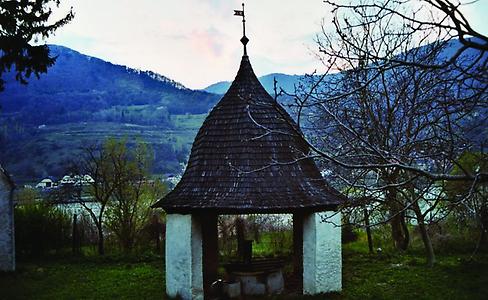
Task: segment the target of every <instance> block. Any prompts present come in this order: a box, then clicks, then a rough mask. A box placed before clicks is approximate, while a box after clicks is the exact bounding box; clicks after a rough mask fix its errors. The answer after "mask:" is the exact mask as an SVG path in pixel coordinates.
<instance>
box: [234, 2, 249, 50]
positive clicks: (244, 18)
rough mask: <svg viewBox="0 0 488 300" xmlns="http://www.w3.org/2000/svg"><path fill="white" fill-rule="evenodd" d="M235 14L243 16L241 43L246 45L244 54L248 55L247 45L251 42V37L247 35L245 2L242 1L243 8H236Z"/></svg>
mask: <svg viewBox="0 0 488 300" xmlns="http://www.w3.org/2000/svg"><path fill="white" fill-rule="evenodd" d="M234 16H241V17H242V38H241V43H242V44H243V45H244V55H245V56H247V48H246V45H247V43H248V42H249V39H248V38H247V36H246V16H245V15H244V3H242V10H234Z"/></svg>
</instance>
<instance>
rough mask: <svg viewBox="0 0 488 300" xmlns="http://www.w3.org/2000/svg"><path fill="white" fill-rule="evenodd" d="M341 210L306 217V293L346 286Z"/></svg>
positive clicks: (304, 272) (336, 289)
mask: <svg viewBox="0 0 488 300" xmlns="http://www.w3.org/2000/svg"><path fill="white" fill-rule="evenodd" d="M340 225H341V214H340V213H339V212H320V213H313V214H308V215H305V216H304V219H303V293H304V294H308V295H315V294H320V293H327V292H338V291H341V290H342V247H341V227H340Z"/></svg>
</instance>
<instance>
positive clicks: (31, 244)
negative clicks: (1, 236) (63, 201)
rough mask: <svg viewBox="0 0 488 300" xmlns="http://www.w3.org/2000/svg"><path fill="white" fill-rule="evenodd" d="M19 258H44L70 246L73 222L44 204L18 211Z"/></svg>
mask: <svg viewBox="0 0 488 300" xmlns="http://www.w3.org/2000/svg"><path fill="white" fill-rule="evenodd" d="M14 218H15V219H14V220H15V247H16V252H17V255H18V256H20V257H22V256H36V257H38V256H42V255H45V254H48V253H49V252H50V251H53V250H54V251H56V252H58V251H59V250H61V249H62V248H66V247H70V246H71V218H70V216H69V215H68V214H66V213H65V212H63V211H62V210H60V209H58V208H56V207H53V206H48V205H45V204H42V203H33V204H27V205H22V206H17V207H16V208H15V217H14Z"/></svg>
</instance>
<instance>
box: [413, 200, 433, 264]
mask: <svg viewBox="0 0 488 300" xmlns="http://www.w3.org/2000/svg"><path fill="white" fill-rule="evenodd" d="M412 208H413V211H414V212H415V216H416V217H417V222H418V226H419V230H420V235H421V236H422V242H423V243H424V247H425V252H426V253H425V254H426V256H427V257H426V258H427V265H428V266H429V267H432V266H434V264H435V253H434V248H433V247H432V240H431V239H430V235H429V232H428V231H427V226H426V225H425V218H424V215H423V214H422V211H421V210H420V207H419V204H418V202H415V203H414V204H413V205H412Z"/></svg>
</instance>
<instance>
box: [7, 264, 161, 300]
mask: <svg viewBox="0 0 488 300" xmlns="http://www.w3.org/2000/svg"><path fill="white" fill-rule="evenodd" d="M0 299H6V300H7V299H164V272H163V262H162V259H160V260H158V261H156V260H153V261H143V262H140V261H139V262H120V261H110V260H101V259H91V258H85V259H82V260H64V259H63V260H56V261H47V262H42V263H41V262H39V263H19V264H18V266H17V271H16V272H15V273H14V274H1V275H0Z"/></svg>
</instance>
